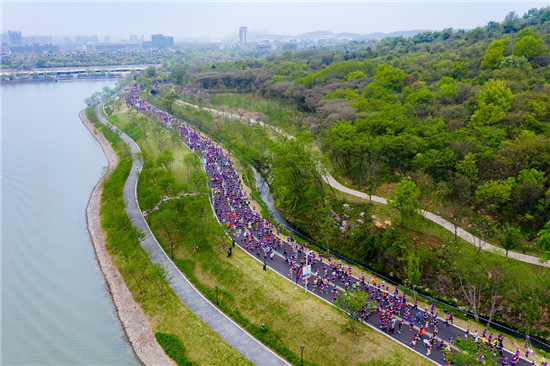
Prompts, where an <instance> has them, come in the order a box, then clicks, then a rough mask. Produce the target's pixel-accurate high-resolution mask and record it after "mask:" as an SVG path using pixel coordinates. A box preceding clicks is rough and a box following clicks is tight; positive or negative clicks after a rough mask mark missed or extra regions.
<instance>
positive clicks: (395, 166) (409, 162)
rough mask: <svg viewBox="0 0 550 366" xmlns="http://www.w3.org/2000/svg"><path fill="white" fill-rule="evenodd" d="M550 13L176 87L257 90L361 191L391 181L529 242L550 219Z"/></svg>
mask: <svg viewBox="0 0 550 366" xmlns="http://www.w3.org/2000/svg"><path fill="white" fill-rule="evenodd" d="M549 25H550V10H549V9H548V8H544V9H540V10H537V9H533V10H531V11H529V12H528V13H526V14H525V15H524V16H523V17H522V18H520V17H519V16H517V15H515V14H513V13H510V14H509V15H508V16H507V17H506V19H504V21H503V22H502V23H497V22H490V23H489V24H487V26H485V27H484V28H476V29H473V30H471V31H468V32H465V31H453V30H452V29H444V30H443V31H441V32H425V33H420V34H417V35H416V36H414V37H411V38H404V37H398V38H392V39H386V40H382V41H380V42H378V43H376V44H375V45H374V46H373V47H368V46H367V47H363V45H362V43H352V44H349V45H346V46H344V50H343V52H338V51H333V50H302V51H296V52H285V53H284V54H283V55H281V56H270V57H268V58H267V59H266V60H240V61H236V62H233V61H227V62H219V63H214V64H212V65H209V66H205V67H202V68H201V69H193V68H190V69H188V70H187V72H186V73H185V74H183V77H181V78H180V80H181V81H180V82H181V83H186V84H188V85H193V86H196V87H200V88H203V89H207V90H209V91H210V92H226V91H240V92H258V93H261V95H262V96H263V97H268V98H280V99H283V100H285V101H287V102H289V103H294V104H295V105H296V106H297V108H299V109H300V110H303V111H307V112H309V113H310V115H309V116H308V118H306V119H305V120H304V123H305V124H307V127H308V128H309V130H310V132H311V133H313V134H314V135H315V137H316V138H318V139H319V141H320V142H321V146H322V149H323V151H324V152H326V154H327V155H328V157H329V158H330V162H331V164H332V168H333V169H334V170H335V171H336V172H338V173H339V174H341V175H343V176H345V177H347V178H349V179H350V180H352V181H353V183H354V184H355V185H357V186H359V187H364V186H367V185H368V184H369V182H370V184H373V183H374V184H375V185H376V184H377V183H378V181H379V180H383V179H388V177H391V176H393V175H394V174H395V173H396V172H400V173H402V174H405V175H410V176H411V178H412V180H413V181H414V182H415V183H416V185H417V186H419V188H420V189H421V192H423V193H424V195H425V196H426V198H427V199H431V200H433V201H435V202H436V203H437V202H441V201H445V200H448V199H450V200H454V201H457V202H460V203H461V205H463V206H465V207H471V206H473V207H475V209H476V210H479V211H482V212H483V213H485V214H486V215H488V216H489V217H490V218H491V219H492V220H494V222H495V223H496V224H503V223H507V224H509V225H510V226H514V227H515V226H519V227H521V229H522V230H523V232H524V234H525V235H527V236H528V237H529V238H530V239H532V238H533V237H534V235H535V234H536V233H537V232H538V230H540V229H541V228H542V227H543V226H544V225H545V223H546V221H547V219H548V208H549V205H548V203H549V202H548V198H550V197H548V195H550V192H549V191H548V187H549V186H550V185H549V183H548V182H547V176H548V173H549V172H550V166H549V164H550V155H549V154H550V140H549V130H548V124H547V123H545V122H548V121H549V120H550V99H549V98H550V97H549V95H550V85H549V83H548V80H550V68H549V66H548V65H549V64H550V56H549V53H548V43H549V42H550V32H548V29H549Z"/></svg>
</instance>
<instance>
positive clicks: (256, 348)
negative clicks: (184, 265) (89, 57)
mask: <svg viewBox="0 0 550 366" xmlns="http://www.w3.org/2000/svg"><path fill="white" fill-rule="evenodd" d="M96 114H97V118H98V119H99V121H100V122H101V123H103V124H104V125H106V126H108V127H109V128H110V129H112V130H113V131H115V132H116V133H117V134H118V135H119V137H120V138H121V139H122V140H124V142H126V144H128V146H129V147H130V150H131V152H132V155H133V162H132V169H131V171H130V174H129V175H128V178H127V180H126V183H125V184H124V201H125V202H126V213H127V214H128V217H130V220H131V222H132V224H133V225H135V226H136V227H137V228H138V230H140V231H141V232H143V233H144V234H145V235H144V236H143V238H141V239H140V244H141V246H142V247H143V249H144V250H145V252H146V253H148V255H149V258H150V259H151V262H153V263H160V264H162V265H163V266H165V268H166V269H167V271H168V277H172V278H171V280H170V287H171V288H172V289H173V290H174V292H175V293H176V294H177V295H178V297H179V298H180V299H181V300H182V301H183V302H184V303H185V305H187V307H189V309H191V311H193V312H194V313H195V314H197V315H198V316H199V318H201V319H202V320H203V321H204V322H205V323H206V324H207V325H208V326H210V327H211V328H212V329H213V330H214V331H215V332H216V333H218V334H219V335H220V336H221V337H222V338H223V339H224V340H225V341H226V342H227V343H229V344H230V345H232V346H233V347H235V349H237V351H239V352H240V353H241V354H242V355H244V356H245V357H246V358H248V359H249V360H250V361H252V362H253V363H254V364H256V365H289V363H288V362H286V361H285V360H283V359H282V358H281V357H280V356H279V355H277V354H276V353H274V352H273V351H271V350H270V349H269V348H268V347H266V346H265V345H263V344H262V343H260V342H259V341H258V340H257V339H256V338H254V337H253V336H252V335H250V334H249V333H248V332H246V331H245V330H244V329H242V328H241V327H240V326H238V325H237V324H236V323H234V322H233V320H231V319H230V318H228V317H227V316H226V315H225V314H224V313H222V312H221V311H220V310H219V309H218V308H216V307H215V306H214V305H213V304H212V303H211V302H209V301H208V300H207V299H206V298H205V297H204V296H202V294H201V293H200V292H199V291H198V290H197V289H196V288H195V287H194V286H193V285H192V284H191V283H190V282H189V281H188V280H187V278H185V276H184V275H183V274H182V273H181V272H180V271H179V269H178V268H177V267H176V266H175V265H174V263H173V262H172V261H171V260H170V258H169V257H168V256H167V254H166V253H165V252H164V250H163V249H162V247H161V246H160V244H159V243H158V242H157V240H156V238H155V236H154V235H153V233H152V232H151V230H150V228H149V225H147V222H146V221H145V219H144V217H143V215H142V212H141V210H140V208H139V204H138V201H137V180H138V176H139V173H140V172H141V169H142V167H143V161H142V159H141V158H140V157H139V155H136V154H138V153H140V152H141V150H140V149H139V147H138V146H137V144H136V143H135V142H134V141H133V140H132V139H131V138H130V137H128V136H127V135H126V134H125V133H123V132H122V131H120V130H119V129H118V128H116V127H115V126H113V125H112V124H110V123H109V122H108V121H107V120H106V119H105V118H103V116H102V115H101V113H100V112H99V106H98V107H97V109H96Z"/></svg>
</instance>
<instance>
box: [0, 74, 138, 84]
mask: <svg viewBox="0 0 550 366" xmlns="http://www.w3.org/2000/svg"><path fill="white" fill-rule="evenodd" d="M127 76H128V75H110V76H107V75H106V76H94V77H63V78H55V79H53V78H50V79H32V78H31V79H27V78H23V79H14V80H3V79H0V85H7V84H21V83H57V82H60V81H62V82H65V81H90V80H122V79H124V78H125V77H127Z"/></svg>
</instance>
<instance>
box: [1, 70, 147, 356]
mask: <svg viewBox="0 0 550 366" xmlns="http://www.w3.org/2000/svg"><path fill="white" fill-rule="evenodd" d="M114 85H115V81H113V80H94V81H72V82H59V83H21V84H8V85H2V86H0V92H1V93H2V105H1V109H2V130H1V135H2V148H1V153H2V166H1V167H0V168H1V169H0V170H1V172H2V181H1V189H2V196H1V197H2V198H1V200H2V201H1V205H2V216H1V224H2V227H1V238H2V242H1V245H2V253H1V258H2V259H1V276H2V282H1V283H2V289H1V296H2V297H1V301H2V303H1V317H2V318H1V340H0V344H1V359H0V364H2V365H131V364H138V362H137V360H136V358H135V356H134V355H133V353H132V350H131V349H130V347H129V345H128V343H127V342H126V341H125V340H124V332H123V330H122V326H121V324H120V321H119V320H118V318H117V316H116V312H115V308H114V305H113V302H112V299H111V297H110V295H109V293H108V289H107V285H106V283H105V280H104V278H103V276H102V274H101V272H100V270H99V267H98V264H97V261H96V258H95V253H94V251H93V247H92V244H91V240H90V237H89V235H88V231H87V229H86V216H85V208H86V205H87V202H88V198H89V195H90V192H91V191H92V189H93V187H94V185H95V184H96V183H97V181H98V179H99V178H100V177H101V174H102V171H103V168H104V167H105V166H106V165H107V161H106V159H105V156H104V155H103V152H102V150H101V148H100V146H99V144H98V143H97V142H96V141H95V139H94V138H93V137H92V136H91V135H90V133H89V132H88V130H87V129H86V128H85V127H84V125H83V124H82V123H81V122H80V119H79V117H78V112H79V111H80V110H81V109H82V108H84V107H85V105H84V101H83V100H84V98H86V97H88V96H90V95H91V94H92V93H93V92H95V91H98V90H101V89H102V88H103V87H104V86H109V87H113V86H114Z"/></svg>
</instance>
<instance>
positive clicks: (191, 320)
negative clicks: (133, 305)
mask: <svg viewBox="0 0 550 366" xmlns="http://www.w3.org/2000/svg"><path fill="white" fill-rule="evenodd" d="M88 116H89V117H90V114H88ZM90 120H91V121H92V122H94V120H95V119H94V118H90ZM96 126H98V127H100V125H99V122H97V123H96ZM104 133H105V132H104ZM111 138H113V139H114V138H115V137H114V136H113V135H111ZM120 141H121V140H120V139H118V138H117V139H116V142H114V143H113V142H112V141H111V142H112V143H113V145H115V146H117V147H116V150H117V151H118V153H119V155H121V157H122V158H123V159H122V161H121V163H120V165H119V167H118V168H117V169H116V170H115V172H114V173H113V174H112V175H111V177H110V179H109V181H108V182H106V183H105V190H104V193H103V197H102V202H103V204H102V207H101V217H102V226H103V228H104V230H105V232H106V234H107V238H106V242H107V249H108V251H109V254H110V255H111V257H112V259H113V262H114V263H115V265H116V266H117V268H118V269H119V271H120V272H121V273H122V275H123V276H124V279H125V281H126V284H127V285H128V287H129V288H130V291H131V292H132V295H133V296H134V298H135V299H136V301H137V302H138V303H139V304H140V306H141V308H142V309H143V310H144V311H145V313H146V315H147V317H148V318H149V320H150V322H151V324H152V327H153V331H154V332H164V333H169V334H172V335H175V336H176V337H178V338H179V339H180V340H181V341H182V342H183V344H184V345H185V347H186V352H185V356H186V357H187V358H188V359H190V360H192V361H194V362H196V363H199V364H205V365H227V364H228V363H229V364H232V365H248V364H250V362H249V361H248V360H247V359H245V358H244V357H243V356H242V355H241V354H240V353H239V352H237V351H236V350H235V349H234V348H233V347H231V346H230V345H229V344H227V343H226V342H225V341H224V340H223V339H221V337H220V336H219V335H218V334H216V333H215V332H214V331H213V330H212V329H211V328H210V327H208V326H207V325H206V324H204V323H203V322H202V321H201V320H200V319H199V318H198V317H197V316H196V315H195V314H194V313H193V312H191V311H190V310H189V309H188V308H187V307H186V306H185V305H184V304H183V303H182V302H181V300H180V299H179V298H178V297H177V296H176V294H175V293H174V292H173V291H171V290H169V289H168V290H167V291H166V296H165V298H161V296H160V289H159V287H158V284H157V279H156V278H155V271H154V268H153V265H152V264H151V262H150V261H149V259H148V257H147V255H146V253H145V252H144V251H143V249H142V248H141V246H140V245H139V243H138V240H137V236H136V235H135V233H134V232H132V230H129V231H128V230H127V229H128V228H129V227H131V224H130V222H129V219H128V217H127V216H126V212H125V211H124V205H123V201H122V187H123V185H124V181H125V179H126V176H127V174H128V172H129V169H130V167H131V161H130V160H129V159H128V157H127V156H125V155H124V154H123V153H121V151H126V149H125V147H124V146H122V143H121V142H120ZM119 145H120V146H121V147H118V146H119ZM128 259H129V260H128ZM131 268H133V272H134V273H135V276H136V277H137V279H138V281H136V280H135V279H134V278H133V277H132V276H131V275H130V274H129V271H130V269H131ZM137 268H139V269H137ZM142 274H144V275H145V276H146V279H143V278H142ZM138 284H139V286H140V287H141V288H142V290H143V292H144V293H143V294H140V292H141V291H140V289H139V288H138Z"/></svg>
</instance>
